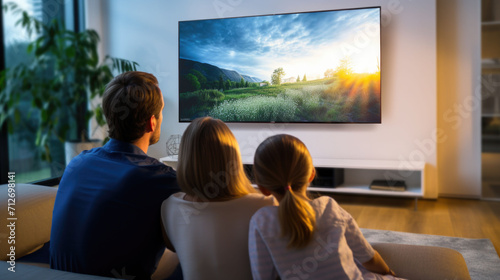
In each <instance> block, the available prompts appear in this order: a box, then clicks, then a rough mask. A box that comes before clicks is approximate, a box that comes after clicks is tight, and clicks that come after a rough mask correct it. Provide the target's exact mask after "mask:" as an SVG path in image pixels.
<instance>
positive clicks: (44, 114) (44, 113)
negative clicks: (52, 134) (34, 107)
mask: <svg viewBox="0 0 500 280" xmlns="http://www.w3.org/2000/svg"><path fill="white" fill-rule="evenodd" d="M40 116H41V120H42V123H46V122H47V121H48V120H49V113H48V111H47V110H42V111H41V112H40Z"/></svg>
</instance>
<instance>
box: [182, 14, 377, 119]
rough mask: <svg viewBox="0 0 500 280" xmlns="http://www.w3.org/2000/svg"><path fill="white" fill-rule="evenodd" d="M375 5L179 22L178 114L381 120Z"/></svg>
mask: <svg viewBox="0 0 500 280" xmlns="http://www.w3.org/2000/svg"><path fill="white" fill-rule="evenodd" d="M380 102H381V99H380V8H379V7H376V8H363V9H351V10H337V11H321V12H308V13H296V14H282V15H267V16H253V17H241V18H225V19H210V20H195V21H180V22H179V120H180V121H182V122H185V121H191V120H193V119H195V118H197V117H201V116H212V117H214V118H218V119H221V120H223V121H226V122H299V123H300V122H314V123H322V122H327V123H332V122H333V123H358V122H361V123H380V121H381V117H380V108H381V104H380Z"/></svg>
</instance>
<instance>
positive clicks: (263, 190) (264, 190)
mask: <svg viewBox="0 0 500 280" xmlns="http://www.w3.org/2000/svg"><path fill="white" fill-rule="evenodd" d="M257 187H258V188H259V190H260V192H261V193H262V194H263V195H265V196H270V195H271V192H270V191H269V190H268V189H266V188H264V187H263V186H259V185H257Z"/></svg>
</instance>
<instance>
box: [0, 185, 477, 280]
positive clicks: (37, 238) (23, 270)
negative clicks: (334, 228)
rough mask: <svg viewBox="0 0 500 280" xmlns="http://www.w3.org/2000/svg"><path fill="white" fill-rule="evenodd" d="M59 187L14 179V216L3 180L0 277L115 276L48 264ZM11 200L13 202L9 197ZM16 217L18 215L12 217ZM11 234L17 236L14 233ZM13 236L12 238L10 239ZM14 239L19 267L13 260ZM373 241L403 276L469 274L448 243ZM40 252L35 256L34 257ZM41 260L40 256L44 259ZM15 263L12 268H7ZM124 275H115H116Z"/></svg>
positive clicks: (461, 276)
mask: <svg viewBox="0 0 500 280" xmlns="http://www.w3.org/2000/svg"><path fill="white" fill-rule="evenodd" d="M56 193H57V188H54V187H45V186H39V185H32V184H16V186H15V205H11V207H14V209H15V215H13V216H10V215H9V212H8V211H7V209H8V208H7V207H8V203H9V201H8V199H9V198H10V197H9V196H8V186H7V185H0V209H1V211H0V219H1V220H2V221H3V223H7V225H9V224H11V223H12V222H14V224H15V229H13V231H11V228H12V226H11V227H8V226H6V225H2V226H0V258H1V259H2V260H3V262H1V263H0V279H116V278H106V277H100V276H93V275H84V274H78V273H71V272H65V271H59V270H54V269H50V268H49V265H48V258H47V256H48V246H47V244H48V242H49V241H50V230H51V224H52V210H53V207H54V201H55V197H56ZM10 202H13V201H10ZM13 218H17V219H15V220H14V219H13ZM11 236H15V237H14V238H12V237H11ZM9 238H10V239H9ZM12 239H15V272H12V271H11V270H12V264H13V263H12V262H10V258H11V256H9V255H12V254H11V250H10V249H11V247H10V246H11V245H12V244H9V240H12ZM372 246H373V247H374V248H375V249H376V250H377V251H378V252H379V253H380V255H381V256H382V257H383V258H384V260H385V261H386V262H387V264H388V265H389V266H390V267H391V268H392V270H393V271H395V272H396V274H397V275H398V276H399V277H402V278H407V279H427V280H432V279H470V276H469V272H468V270H467V265H466V263H465V260H464V258H463V256H462V255H461V254H460V253H459V252H457V251H455V250H453V249H449V248H444V247H433V246H419V245H404V244H394V243H376V244H372ZM37 255H42V257H41V258H40V257H39V258H37V257H33V256H37ZM40 259H41V260H40ZM9 268H11V270H9ZM119 277H120V276H119V275H117V278H119Z"/></svg>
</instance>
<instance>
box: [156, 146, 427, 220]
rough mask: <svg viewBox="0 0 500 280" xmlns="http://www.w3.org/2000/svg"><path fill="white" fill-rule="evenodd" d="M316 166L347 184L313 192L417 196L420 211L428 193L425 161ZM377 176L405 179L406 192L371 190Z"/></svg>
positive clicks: (170, 160)
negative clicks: (337, 173) (338, 173)
mask: <svg viewBox="0 0 500 280" xmlns="http://www.w3.org/2000/svg"><path fill="white" fill-rule="evenodd" d="M160 161H161V162H164V163H166V164H168V165H171V166H173V167H174V168H175V167H176V164H177V158H175V157H163V158H160ZM242 161H243V164H248V165H251V164H253V156H243V157H242ZM313 164H314V166H315V167H322V168H342V169H344V183H343V184H341V185H339V186H336V187H333V186H314V185H311V186H309V188H308V190H309V191H317V192H325V193H342V194H359V195H378V196H392V197H408V198H414V199H415V210H417V203H418V198H422V197H424V194H425V191H426V189H425V169H426V164H425V162H400V161H390V160H352V159H320V158H315V159H313ZM375 179H386V180H388V179H392V180H404V181H405V182H406V186H407V189H406V191H383V190H371V189H370V183H371V182H372V181H373V180H375Z"/></svg>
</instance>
